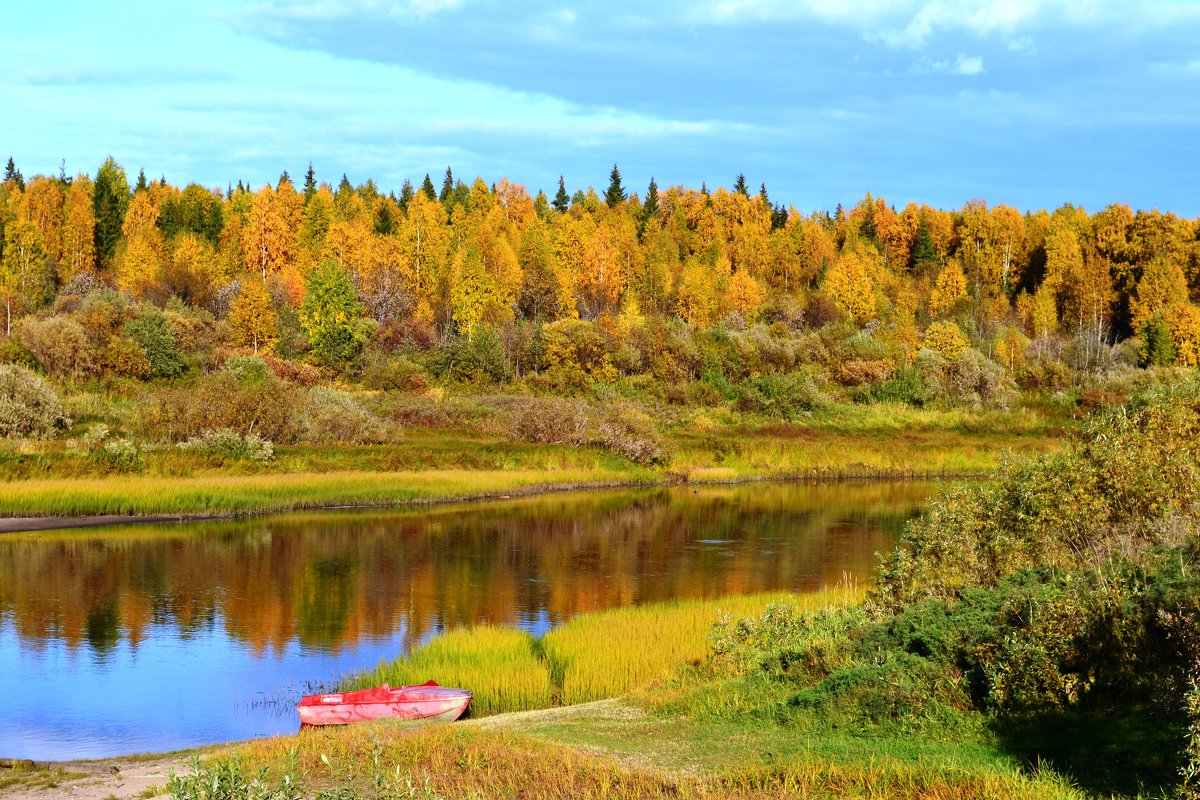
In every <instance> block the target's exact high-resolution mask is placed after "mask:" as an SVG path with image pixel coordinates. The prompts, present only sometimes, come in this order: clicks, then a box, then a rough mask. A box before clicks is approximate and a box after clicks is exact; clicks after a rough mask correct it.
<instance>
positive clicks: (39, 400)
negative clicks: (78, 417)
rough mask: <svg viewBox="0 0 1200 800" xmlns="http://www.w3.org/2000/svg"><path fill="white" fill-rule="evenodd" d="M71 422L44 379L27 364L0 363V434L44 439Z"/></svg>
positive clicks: (6, 436) (7, 436) (8, 436)
mask: <svg viewBox="0 0 1200 800" xmlns="http://www.w3.org/2000/svg"><path fill="white" fill-rule="evenodd" d="M70 424H71V420H70V419H68V418H67V415H66V414H65V413H64V411H63V407H62V403H61V402H60V401H59V399H58V394H57V393H56V392H55V391H54V390H53V389H52V388H50V386H49V384H47V383H46V381H44V380H43V379H42V378H40V377H38V376H37V375H35V374H34V373H33V372H31V371H30V370H29V369H28V368H26V367H22V366H19V365H16V364H0V436H2V437H4V438H12V437H18V436H29V437H34V438H43V437H46V436H50V435H52V434H53V433H54V432H55V431H56V430H57V429H59V428H66V427H68V426H69V425H70Z"/></svg>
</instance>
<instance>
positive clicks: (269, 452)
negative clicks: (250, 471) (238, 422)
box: [175, 428, 275, 464]
mask: <svg viewBox="0 0 1200 800" xmlns="http://www.w3.org/2000/svg"><path fill="white" fill-rule="evenodd" d="M175 446H176V447H177V448H179V449H180V450H183V451H185V452H191V453H199V454H201V455H205V456H209V457H210V458H214V459H216V460H218V461H256V462H258V463H260V464H265V463H266V462H268V461H270V460H271V459H272V458H274V457H275V447H274V446H273V445H272V444H271V443H270V442H269V441H267V440H266V439H264V438H262V437H261V436H259V435H258V434H255V433H251V434H245V435H243V434H240V433H238V432H237V431H234V430H230V429H229V428H219V429H217V430H208V431H204V433H202V434H200V435H199V436H193V437H191V438H190V439H188V440H187V441H183V442H179V443H178V444H177V445H175Z"/></svg>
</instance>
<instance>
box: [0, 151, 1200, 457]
mask: <svg viewBox="0 0 1200 800" xmlns="http://www.w3.org/2000/svg"><path fill="white" fill-rule="evenodd" d="M297 184H298V185H297ZM0 227H2V231H3V235H2V237H0V239H2V241H3V250H2V252H0V301H2V302H3V308H2V309H0V311H2V313H3V315H4V319H3V328H2V329H0V331H2V332H3V334H4V335H3V337H2V338H0V363H2V362H7V363H10V364H14V365H19V367H20V368H21V369H25V370H33V371H34V372H36V373H40V374H41V375H43V376H45V377H46V378H49V379H50V380H52V381H55V382H57V384H58V385H59V386H60V387H62V388H63V389H65V390H67V392H68V394H72V395H73V396H76V399H75V400H74V401H72V402H70V403H68V406H69V407H68V408H67V409H66V411H63V410H61V409H58V410H55V409H56V408H57V407H55V406H53V402H57V401H47V402H49V403H50V405H47V406H45V407H44V408H43V406H37V407H38V408H41V409H42V411H40V412H38V413H40V414H41V415H42V416H41V417H39V418H38V419H36V420H35V419H25V420H24V421H21V420H10V421H8V422H7V423H5V425H6V428H5V430H6V435H8V436H14V435H16V436H44V435H46V434H47V433H50V432H52V431H53V430H55V429H61V428H62V427H64V426H70V425H72V424H78V423H80V422H81V421H90V422H101V423H103V424H104V426H105V427H103V428H102V429H101V431H100V433H98V434H96V435H97V436H99V437H101V438H103V437H104V436H107V435H108V433H109V432H111V433H116V432H117V431H132V432H134V433H136V437H135V438H137V437H140V439H141V440H144V441H146V442H153V441H160V442H161V441H164V440H165V441H166V442H167V443H178V444H179V445H180V446H181V447H188V446H189V445H188V442H189V441H192V440H196V441H197V442H198V443H197V444H196V447H197V448H199V449H200V450H205V448H207V450H205V451H206V452H207V451H211V450H212V449H213V448H216V449H217V450H220V449H221V448H222V447H226V445H228V446H229V447H233V448H234V451H236V452H235V455H237V457H238V458H243V457H247V458H249V457H251V456H253V458H251V460H254V458H257V459H258V460H260V461H266V460H269V454H265V451H263V450H262V447H269V446H270V445H271V444H287V443H296V442H301V443H303V442H308V443H312V444H330V443H335V444H336V443H343V444H347V443H348V444H362V443H370V442H389V441H396V437H397V436H399V431H400V430H401V429H404V428H410V429H411V428H413V427H414V426H415V427H418V428H420V427H425V428H454V427H461V426H463V425H466V426H467V427H472V426H474V429H475V430H476V431H478V430H486V431H487V432H489V433H492V434H495V433H500V434H501V435H506V436H508V437H509V438H510V439H512V440H514V441H519V442H527V443H540V444H569V445H580V444H583V445H597V446H600V447H601V448H602V449H606V450H608V451H610V452H613V453H616V454H618V455H620V456H621V457H623V458H625V459H628V460H629V461H632V462H634V463H636V464H642V465H662V464H667V463H669V462H670V461H671V448H669V447H666V446H664V444H663V442H662V441H661V438H660V437H659V435H658V434H659V432H661V429H662V428H663V426H664V425H665V426H668V427H669V426H672V425H674V426H675V427H676V429H677V430H692V429H695V428H696V427H697V425H696V420H695V419H690V420H689V419H686V418H684V417H681V416H680V413H679V412H671V411H669V410H668V409H671V408H674V409H684V410H686V409H700V410H701V412H702V413H704V414H708V417H705V420H707V421H708V422H711V421H712V420H713V419H717V420H718V423H720V421H721V420H724V422H723V423H720V424H735V425H736V424H741V422H743V421H745V420H750V421H751V422H752V423H753V424H752V427H754V426H761V425H763V424H771V423H772V421H776V422H785V423H796V422H798V421H803V420H805V419H809V420H811V419H812V415H813V414H815V413H820V412H821V411H822V410H823V409H829V408H832V407H846V404H850V406H853V405H855V404H858V405H860V406H862V405H867V406H869V405H872V404H877V403H882V404H886V405H885V406H884V407H885V408H897V407H905V406H907V407H910V408H931V409H935V408H941V409H952V408H961V409H967V410H971V409H974V410H976V411H978V410H980V409H985V410H986V409H996V410H1003V409H1014V408H1017V407H1018V406H1020V405H1021V403H1023V402H1027V401H1026V400H1022V399H1021V398H1022V397H1025V398H1027V399H1028V398H1032V397H1035V396H1040V397H1050V396H1053V397H1054V398H1056V399H1055V400H1054V402H1055V403H1057V407H1058V408H1059V409H1060V410H1062V409H1064V408H1065V409H1067V410H1068V411H1070V409H1072V408H1073V407H1074V404H1077V403H1080V402H1084V401H1087V398H1088V392H1089V391H1091V396H1092V400H1091V401H1089V402H1093V404H1094V403H1095V402H1099V403H1100V404H1106V403H1110V402H1115V401H1117V400H1120V399H1122V397H1125V396H1128V393H1129V391H1130V390H1131V389H1130V386H1131V385H1132V384H1131V383H1130V382H1131V381H1133V382H1136V381H1137V380H1141V379H1140V378H1138V377H1137V376H1139V375H1146V374H1152V373H1153V371H1154V370H1168V371H1169V370H1171V369H1175V368H1178V367H1194V366H1196V365H1198V364H1200V308H1198V307H1197V305H1196V300H1197V299H1198V298H1200V220H1189V219H1181V218H1179V217H1177V216H1175V215H1173V214H1170V213H1160V212H1158V211H1137V212H1134V211H1133V210H1131V209H1130V208H1128V207H1127V206H1123V205H1113V206H1109V207H1107V208H1104V209H1101V210H1099V211H1097V212H1095V213H1089V212H1087V211H1085V210H1084V209H1082V208H1076V207H1074V206H1071V205H1064V206H1062V207H1060V208H1058V209H1056V210H1054V211H1046V210H1036V211H1028V212H1022V211H1018V210H1017V209H1014V208H1011V207H1009V206H1006V205H995V206H989V205H988V204H987V203H986V202H985V201H983V200H970V201H968V202H967V203H965V204H964V205H963V207H962V208H960V209H953V210H944V209H935V208H932V207H929V206H918V205H916V204H912V203H910V204H908V205H907V206H905V207H904V208H903V209H899V210H897V209H896V208H895V207H894V206H893V205H891V204H889V203H888V202H887V201H886V200H885V199H883V198H875V197H872V196H870V195H867V196H866V197H864V198H862V199H861V200H860V201H858V202H857V203H856V204H855V205H853V206H852V207H848V208H847V207H843V206H840V205H839V206H837V207H836V208H835V209H833V210H832V211H829V210H823V211H814V212H812V213H808V214H806V213H802V212H800V211H798V210H797V209H795V208H792V207H788V208H784V207H783V206H782V205H778V204H775V203H773V202H772V200H771V198H770V196H769V194H768V190H767V187H766V185H765V184H764V185H761V186H760V188H759V190H758V191H754V190H753V189H752V187H751V185H749V184H748V183H747V181H746V179H745V177H744V176H741V175H738V176H736V180H735V181H733V182H732V183H731V186H730V188H728V189H726V188H712V189H711V190H710V189H709V188H708V187H707V186H701V187H700V188H699V189H696V188H686V187H682V186H672V187H666V188H660V187H659V186H657V185H656V183H655V182H654V181H653V180H651V181H650V182H649V185H648V186H647V187H646V189H645V191H644V193H642V194H636V193H631V192H629V191H628V189H627V187H626V186H624V184H623V182H622V178H621V175H620V171H619V169H618V167H617V166H615V165H614V167H613V169H612V172H611V174H610V176H609V180H608V185H607V187H606V188H605V190H604V192H603V194H600V193H599V192H598V191H597V190H596V189H594V188H590V187H589V188H579V189H576V190H575V191H574V192H573V193H572V191H571V187H568V185H567V183H566V181H565V180H562V179H560V181H559V185H558V187H557V191H556V192H555V193H554V195H553V197H552V198H551V197H547V196H546V194H545V193H543V192H540V191H539V192H538V193H537V194H536V195H534V196H531V195H530V193H529V192H528V191H527V190H526V188H525V187H523V186H519V185H515V184H513V183H510V182H508V181H507V180H504V179H500V180H497V181H496V182H495V183H494V184H492V185H488V183H486V182H485V181H484V180H483V179H479V178H477V179H475V180H474V181H473V182H471V183H470V184H467V183H466V182H464V181H462V180H458V179H457V178H456V177H455V176H454V174H453V172H452V170H451V169H450V168H447V169H446V172H445V175H444V178H443V180H442V181H441V186H440V189H439V188H438V187H437V186H436V185H435V182H434V181H433V180H432V179H431V178H430V177H429V176H428V175H426V176H425V178H424V180H423V181H420V182H419V184H418V185H417V186H416V187H414V186H413V184H412V183H410V182H408V181H406V182H405V183H404V185H403V187H402V189H401V190H400V191H399V193H398V194H397V193H385V192H383V191H382V190H381V189H379V188H378V187H377V186H376V185H375V184H374V183H372V182H371V181H367V182H366V183H363V184H361V185H359V186H357V187H355V186H353V185H352V184H351V183H350V181H349V180H348V179H347V178H345V177H344V176H343V177H342V178H341V180H340V181H338V182H337V186H336V187H334V186H332V185H330V184H329V183H325V182H320V181H318V180H317V177H316V175H315V174H314V171H313V168H312V167H311V165H310V166H309V168H308V170H307V174H305V175H304V177H303V178H302V179H301V180H300V181H298V182H297V183H294V182H293V180H292V179H291V178H290V177H289V175H288V174H287V173H286V172H285V173H284V174H283V175H282V176H281V177H280V178H279V180H278V182H277V183H276V185H274V186H271V185H264V186H262V187H259V188H257V189H256V188H252V187H247V186H246V185H244V184H243V183H242V182H240V181H239V182H238V183H237V185H236V186H229V187H226V188H225V189H208V188H205V187H203V186H199V185H196V184H192V185H188V186H185V187H183V188H179V187H177V186H174V185H171V184H170V183H168V182H166V181H165V180H163V179H159V180H147V178H146V176H145V174H144V173H139V174H138V175H137V177H136V179H135V180H133V181H132V185H131V181H130V179H129V176H128V175H127V173H126V172H125V170H124V169H123V168H122V167H121V166H120V165H119V164H117V163H116V162H115V161H114V160H113V159H111V158H110V159H108V160H107V161H105V162H104V163H103V164H102V165H101V166H100V168H99V169H98V170H97V172H96V174H95V175H94V176H89V175H84V174H80V175H77V176H75V177H73V178H72V177H70V176H68V175H66V174H65V171H64V172H63V174H60V175H59V176H43V175H39V176H36V177H33V178H30V179H28V180H27V179H25V178H24V177H23V175H22V174H21V172H20V171H19V169H18V168H17V166H16V165H15V164H14V163H13V162H12V161H11V159H10V161H9V164H8V168H7V171H6V176H5V180H4V181H3V184H2V189H0ZM1145 368H1151V369H1150V370H1149V371H1147V370H1146V369H1145ZM9 369H10V372H11V370H12V369H16V367H13V368H9ZM11 374H13V375H15V374H16V373H11ZM21 375H23V376H28V377H21V378H19V379H18V378H16V377H11V378H9V380H13V381H17V382H18V383H19V382H20V381H26V382H27V383H28V382H29V381H34V380H37V381H40V380H42V379H41V378H36V379H35V378H34V377H32V375H33V373H30V372H28V371H27V372H23V373H21ZM260 378H262V379H263V380H265V381H266V383H263V380H260ZM1097 386H1098V387H1099V388H1097ZM1114 386H1115V387H1116V389H1115V390H1114V389H1113V387H1114ZM138 387H143V388H138ZM256 387H257V388H256ZM1089 387H1090V389H1089ZM12 391H13V392H17V395H14V396H18V395H19V391H18V390H17V389H13V390H12ZM21 391H23V390H21ZM28 391H29V392H33V393H34V394H36V393H37V392H38V391H41V389H38V388H37V387H33V386H32V384H31V385H30V388H28ZM80 392H82V393H83V395H79V393H80ZM255 392H258V394H257V395H256V394H255ZM447 392H449V393H450V395H451V396H464V397H465V396H472V397H476V398H479V397H484V398H488V397H490V398H491V399H485V400H484V401H482V406H479V407H477V408H476V409H475V411H479V408H483V409H484V410H483V411H482V412H480V413H482V415H483V416H484V417H487V418H488V420H485V422H483V423H480V422H479V420H478V419H474V421H472V420H471V419H467V417H470V416H471V415H470V413H466V414H465V416H464V414H463V413H458V412H453V411H447V409H448V408H449V406H447V404H446V403H443V402H442V400H443V399H444V398H445V397H446V396H447V395H446V393H447ZM32 396H33V395H30V397H32ZM504 396H508V397H510V398H521V397H524V398H527V399H528V401H529V402H525V403H524V404H523V405H522V404H519V403H518V404H517V405H514V403H517V401H516V400H513V399H510V400H505V399H503V397H504ZM1097 396H1098V397H1099V400H1098V401H1097V400H1096V397H1097ZM80 397H82V398H83V399H80ZM406 397H407V398H409V399H407V400H405V399H404V398H406ZM556 397H557V398H564V397H565V398H582V399H583V400H584V401H585V402H583V403H580V402H579V401H578V400H576V401H573V402H574V404H573V405H571V404H566V405H564V404H563V403H559V402H556V401H554V398H556ZM256 398H257V399H256ZM265 398H273V402H264V399H265ZM535 401H536V402H535ZM839 404H841V406H839ZM35 405H37V404H36V403H32V401H29V400H27V401H26V402H25V406H26V407H28V408H33V407H34V406H35ZM46 409H50V410H49V411H47V410H46ZM705 409H707V410H708V411H703V410H705ZM458 411H459V412H461V411H462V408H461V407H459V408H458ZM710 412H711V413H710ZM30 415H32V416H37V415H36V414H33V413H32V412H30V414H27V415H26V416H30ZM523 415H524V416H523ZM713 415H716V416H715V417H714V416H713ZM721 415H724V416H721ZM730 415H732V416H730ZM464 420H465V421H464ZM754 420H758V422H753V421H754ZM1008 424H1009V423H1004V425H1008ZM489 425H490V427H489ZM506 425H507V427H505V426H506ZM993 427H994V426H993ZM1001 427H1003V425H1002V426H1001ZM78 430H79V431H82V430H83V429H78ZM214 432H215V433H214ZM214 435H217V436H218V438H219V435H232V436H234V437H235V438H236V437H242V438H241V439H237V441H233V440H230V441H231V442H232V444H231V443H230V442H226V443H225V444H224V445H223V444H221V443H220V442H219V441H216V440H211V441H209V440H205V441H200V440H199V439H198V438H197V437H204V436H210V438H211V436H214ZM248 435H253V436H256V437H261V438H262V439H263V442H262V443H252V444H250V445H247V444H246V442H245V441H244V438H245V437H246V436H248ZM83 441H84V443H85V445H84V446H83V450H84V451H86V450H87V446H86V443H87V441H88V440H86V438H85V439H84V440H83ZM256 441H257V440H256ZM130 442H132V440H130ZM130 442H126V444H128V445H129V447H135V444H133V443H130ZM100 443H101V442H99V441H97V442H93V443H92V444H94V445H97V446H98V445H99V444H100ZM104 446H105V447H107V448H108V449H109V450H112V449H113V448H114V447H117V445H115V444H114V443H113V442H112V441H108V442H107V443H105V444H104ZM136 446H141V445H136ZM246 447H249V450H246V451H245V452H243V449H244V448H246ZM239 448H243V449H239ZM255 448H258V449H257V450H256V449H255ZM226 449H228V448H226ZM708 449H709V450H711V449H712V448H711V447H709V448H708ZM247 453H249V454H250V455H249V456H247V455H246V454H247ZM130 458H131V459H132V461H131V463H132V464H134V465H135V466H136V465H137V463H139V462H138V458H137V454H136V453H134V454H133V455H132V456H130ZM116 460H117V462H118V466H119V465H120V464H121V463H123V462H121V459H120V458H118V459H116ZM765 463H773V462H771V461H770V459H767V460H766V462H765ZM126 466H129V465H126ZM960 466H961V465H960ZM22 470H24V468H22ZM22 470H18V471H17V472H16V473H14V475H15V476H22V475H28V474H29V473H27V472H26V471H22Z"/></svg>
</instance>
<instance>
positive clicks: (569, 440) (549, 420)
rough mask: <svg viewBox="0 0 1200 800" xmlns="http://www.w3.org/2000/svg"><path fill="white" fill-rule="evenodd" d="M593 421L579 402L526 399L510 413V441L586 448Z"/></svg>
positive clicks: (547, 398) (557, 399)
mask: <svg viewBox="0 0 1200 800" xmlns="http://www.w3.org/2000/svg"><path fill="white" fill-rule="evenodd" d="M589 417H590V415H589V413H588V407H587V406H586V405H585V404H584V403H583V402H581V401H579V400H563V399H559V398H556V397H529V398H523V399H522V400H520V401H519V402H518V403H517V404H516V405H515V406H514V407H513V408H512V409H511V411H510V416H509V419H510V420H511V423H510V424H511V426H512V427H511V430H510V437H511V438H512V439H514V440H516V441H520V442H529V443H531V444H575V445H579V444H586V443H587V441H588V421H589Z"/></svg>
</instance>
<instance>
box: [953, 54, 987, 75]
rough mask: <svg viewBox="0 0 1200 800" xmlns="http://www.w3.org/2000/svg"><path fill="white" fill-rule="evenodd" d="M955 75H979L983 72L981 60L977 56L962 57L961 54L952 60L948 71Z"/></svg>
mask: <svg viewBox="0 0 1200 800" xmlns="http://www.w3.org/2000/svg"><path fill="white" fill-rule="evenodd" d="M950 71H951V72H953V73H954V74H955V75H979V74H981V73H982V72H983V59H982V58H981V57H979V56H964V55H963V54H962V53H959V54H958V57H957V58H955V59H954V66H953V67H952V68H951V70H950Z"/></svg>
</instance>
